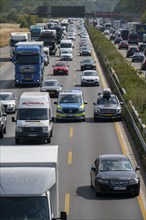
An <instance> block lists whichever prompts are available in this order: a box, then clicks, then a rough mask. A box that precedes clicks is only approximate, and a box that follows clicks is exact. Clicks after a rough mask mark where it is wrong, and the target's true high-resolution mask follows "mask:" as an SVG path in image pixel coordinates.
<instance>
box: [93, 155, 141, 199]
mask: <svg viewBox="0 0 146 220" xmlns="http://www.w3.org/2000/svg"><path fill="white" fill-rule="evenodd" d="M139 169H140V167H138V166H137V167H136V169H135V170H134V169H133V166H132V163H131V161H130V159H129V158H128V157H127V156H125V155H123V154H105V155H99V156H98V157H97V158H96V160H95V161H94V163H93V165H92V167H91V171H90V180H91V187H92V188H94V189H95V192H96V195H101V194H103V193H111V194H119V193H120V194H127V195H131V196H138V195H139V192H140V179H139V177H138V176H137V174H136V172H135V171H136V170H139Z"/></svg>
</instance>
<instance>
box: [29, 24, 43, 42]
mask: <svg viewBox="0 0 146 220" xmlns="http://www.w3.org/2000/svg"><path fill="white" fill-rule="evenodd" d="M43 29H44V28H43V27H40V26H38V25H31V26H30V33H31V40H34V41H38V40H39V37H40V33H41V31H42V30H43Z"/></svg>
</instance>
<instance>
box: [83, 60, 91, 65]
mask: <svg viewBox="0 0 146 220" xmlns="http://www.w3.org/2000/svg"><path fill="white" fill-rule="evenodd" d="M83 63H90V64H92V63H93V60H83Z"/></svg>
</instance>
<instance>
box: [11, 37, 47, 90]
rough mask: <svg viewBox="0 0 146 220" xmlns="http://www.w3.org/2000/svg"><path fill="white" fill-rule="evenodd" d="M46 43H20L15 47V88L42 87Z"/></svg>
mask: <svg viewBox="0 0 146 220" xmlns="http://www.w3.org/2000/svg"><path fill="white" fill-rule="evenodd" d="M43 50H44V43H43V42H40V41H36V42H33V41H30V42H19V43H17V44H16V45H15V56H14V59H13V63H14V64H15V86H19V85H37V86H40V85H41V83H42V80H43V73H44V51H43Z"/></svg>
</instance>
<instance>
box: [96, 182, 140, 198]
mask: <svg viewBox="0 0 146 220" xmlns="http://www.w3.org/2000/svg"><path fill="white" fill-rule="evenodd" d="M139 191H140V184H133V185H127V186H112V185H106V184H99V183H98V192H99V193H109V194H129V195H139Z"/></svg>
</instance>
